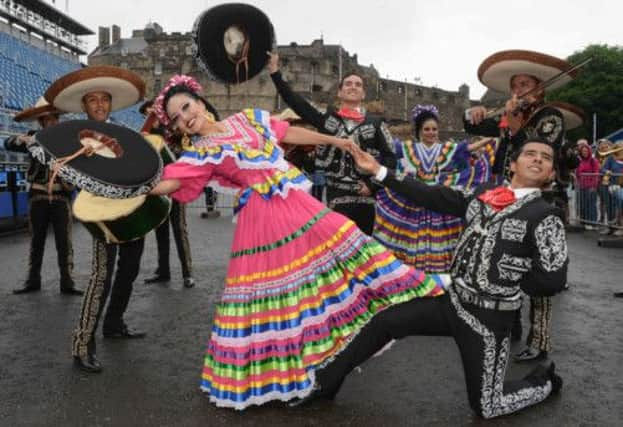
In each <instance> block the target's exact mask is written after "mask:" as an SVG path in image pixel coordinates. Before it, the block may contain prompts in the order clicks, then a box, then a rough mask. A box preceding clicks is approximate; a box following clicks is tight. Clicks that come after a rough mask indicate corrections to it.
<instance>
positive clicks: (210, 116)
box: [203, 111, 216, 123]
mask: <svg viewBox="0 0 623 427" xmlns="http://www.w3.org/2000/svg"><path fill="white" fill-rule="evenodd" d="M203 116H204V117H205V119H206V120H207V121H208V123H215V122H216V120H215V118H214V114H212V113H210V112H209V111H206V112H205V113H203Z"/></svg>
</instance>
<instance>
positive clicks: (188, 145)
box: [180, 133, 192, 150]
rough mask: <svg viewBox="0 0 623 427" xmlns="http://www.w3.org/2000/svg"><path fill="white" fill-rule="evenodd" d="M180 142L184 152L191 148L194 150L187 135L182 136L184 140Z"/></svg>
mask: <svg viewBox="0 0 623 427" xmlns="http://www.w3.org/2000/svg"><path fill="white" fill-rule="evenodd" d="M180 142H181V145H182V149H183V150H188V149H189V148H192V143H191V142H190V137H189V136H188V134H187V133H184V134H183V135H182V140H181V141H180Z"/></svg>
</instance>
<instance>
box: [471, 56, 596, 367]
mask: <svg viewBox="0 0 623 427" xmlns="http://www.w3.org/2000/svg"><path fill="white" fill-rule="evenodd" d="M570 70H571V71H570ZM574 76H575V71H573V70H572V66H571V65H570V64H569V63H568V62H567V61H564V60H562V59H559V58H556V57H553V56H550V55H546V54H543V53H539V52H532V51H526V50H507V51H501V52H497V53H495V54H493V55H491V56H489V57H488V58H486V59H485V60H484V61H483V63H482V64H481V65H480V67H479V68H478V78H479V79H480V81H481V82H482V83H483V85H485V86H486V87H487V88H489V89H492V90H494V91H497V92H501V93H504V94H507V95H509V96H510V99H508V101H507V102H506V104H505V106H504V108H503V109H500V110H499V112H500V113H501V114H491V112H488V111H487V110H486V109H485V108H484V107H482V106H476V107H472V108H471V109H469V110H467V112H466V117H465V120H464V125H465V130H466V131H467V132H468V133H470V134H475V135H485V136H501V141H500V145H499V148H498V152H497V153H496V159H495V164H494V167H493V172H494V173H496V174H497V175H498V177H499V178H500V179H510V171H509V168H508V166H509V164H510V154H511V153H512V152H513V151H515V149H516V147H519V146H521V145H522V143H523V142H524V141H525V140H526V139H527V138H533V137H538V138H542V139H543V140H545V141H548V142H549V143H550V144H551V145H552V147H554V150H555V155H556V156H557V158H558V171H557V176H556V179H555V182H554V183H552V184H553V185H552V189H551V191H544V192H543V196H544V198H546V199H549V200H550V201H553V202H554V203H555V204H557V205H559V207H561V208H562V209H564V210H566V209H565V207H566V193H565V191H564V188H565V184H566V183H568V180H569V172H570V170H571V169H574V168H575V167H577V156H575V154H574V153H573V151H572V150H569V149H567V148H565V146H564V145H563V142H564V134H565V131H566V130H568V129H571V128H574V127H577V126H580V125H581V124H582V123H583V120H584V113H583V112H582V110H581V109H579V108H577V107H575V106H573V105H570V104H566V103H562V102H549V103H545V100H544V97H545V91H546V90H551V89H555V88H558V87H560V86H562V85H564V84H566V83H568V82H569V81H571V79H572V78H573V77H574ZM546 83H547V84H546ZM548 193H549V197H548ZM563 213H564V212H563ZM530 301H531V310H530V318H531V329H530V333H529V334H528V339H527V348H526V349H524V350H523V351H521V352H520V353H518V354H517V355H516V356H515V361H518V362H521V361H530V360H542V359H545V358H546V357H547V353H548V351H550V350H551V342H550V335H549V334H550V330H551V327H550V324H551V315H552V301H551V298H550V297H531V298H530ZM513 338H514V339H521V313H520V312H519V311H518V312H517V319H516V323H515V326H514V327H513Z"/></svg>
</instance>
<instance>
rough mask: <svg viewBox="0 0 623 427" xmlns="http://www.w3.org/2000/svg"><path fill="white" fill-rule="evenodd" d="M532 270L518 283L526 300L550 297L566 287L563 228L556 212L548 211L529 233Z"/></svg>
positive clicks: (565, 241) (566, 256)
mask: <svg viewBox="0 0 623 427" xmlns="http://www.w3.org/2000/svg"><path fill="white" fill-rule="evenodd" d="M531 238H532V241H533V244H534V251H533V256H532V269H531V271H530V272H529V273H528V275H527V277H526V278H525V280H523V281H522V284H521V288H522V290H523V291H524V292H525V293H526V294H528V295H530V296H551V295H554V294H556V293H558V292H560V291H561V290H562V289H563V287H564V286H565V283H567V267H568V265H569V255H568V252H567V238H566V234H565V225H564V223H563V221H562V219H561V217H560V215H559V213H558V212H557V211H555V210H554V209H551V210H549V211H548V212H547V213H546V214H545V215H543V216H542V217H541V219H540V220H539V221H538V222H537V223H536V225H535V226H534V228H533V229H532V236H531Z"/></svg>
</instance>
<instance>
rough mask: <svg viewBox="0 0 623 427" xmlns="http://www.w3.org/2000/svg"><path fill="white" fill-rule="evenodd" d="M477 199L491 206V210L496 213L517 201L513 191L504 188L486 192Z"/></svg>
mask: <svg viewBox="0 0 623 427" xmlns="http://www.w3.org/2000/svg"><path fill="white" fill-rule="evenodd" d="M478 199H479V200H482V201H483V202H485V203H486V204H488V205H489V206H491V208H492V209H493V210H494V211H496V212H499V211H501V210H502V209H504V208H505V207H507V206H509V205H512V204H513V203H515V201H516V200H517V199H516V198H515V193H514V192H513V190H511V189H510V188H508V187H504V186H501V187H496V188H493V189H491V190H487V191H485V192H484V193H482V194H481V195H480V196H478Z"/></svg>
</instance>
